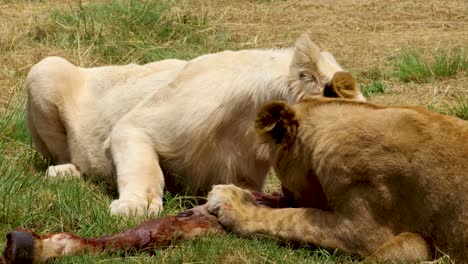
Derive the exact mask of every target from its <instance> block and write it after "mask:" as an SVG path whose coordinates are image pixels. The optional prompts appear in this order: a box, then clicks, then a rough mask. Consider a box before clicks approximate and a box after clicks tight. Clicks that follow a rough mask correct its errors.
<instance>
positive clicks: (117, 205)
mask: <svg viewBox="0 0 468 264" xmlns="http://www.w3.org/2000/svg"><path fill="white" fill-rule="evenodd" d="M109 209H110V213H111V214H112V215H124V216H127V217H131V216H145V215H148V216H157V215H159V213H160V212H161V211H162V210H163V205H162V200H161V201H159V202H154V201H153V202H149V201H147V200H145V199H118V200H114V201H112V203H111V204H110V206H109Z"/></svg>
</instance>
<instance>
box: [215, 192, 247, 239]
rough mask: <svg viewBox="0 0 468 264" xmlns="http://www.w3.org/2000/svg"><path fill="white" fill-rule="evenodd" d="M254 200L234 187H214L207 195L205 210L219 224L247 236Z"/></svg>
mask: <svg viewBox="0 0 468 264" xmlns="http://www.w3.org/2000/svg"><path fill="white" fill-rule="evenodd" d="M254 203H255V198H254V197H253V195H252V194H251V193H250V192H249V191H247V190H244V189H241V188H239V187H236V186H234V185H232V184H231V185H215V186H213V189H212V190H211V192H210V193H209V194H208V202H207V208H208V211H210V212H211V213H213V214H216V215H217V216H218V220H219V221H220V223H221V224H222V225H223V226H225V227H227V228H229V229H231V230H233V231H234V232H237V233H241V234H243V235H248V233H249V232H248V231H247V230H246V227H247V226H248V222H249V217H250V215H251V213H252V210H253V209H254V208H253V207H254Z"/></svg>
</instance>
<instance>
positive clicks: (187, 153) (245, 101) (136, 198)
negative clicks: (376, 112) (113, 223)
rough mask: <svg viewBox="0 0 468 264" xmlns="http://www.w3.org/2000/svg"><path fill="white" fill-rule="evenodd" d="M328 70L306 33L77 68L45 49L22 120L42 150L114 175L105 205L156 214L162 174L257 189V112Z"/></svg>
mask: <svg viewBox="0 0 468 264" xmlns="http://www.w3.org/2000/svg"><path fill="white" fill-rule="evenodd" d="M337 71H342V69H341V67H340V66H339V65H338V64H337V63H336V61H335V59H334V58H333V56H331V54H329V53H321V52H320V50H319V48H318V47H317V46H316V45H315V44H314V43H313V42H312V41H311V40H310V39H309V37H308V36H307V35H303V36H302V37H301V38H299V40H298V41H297V42H296V46H295V48H290V49H279V50H241V51H236V52H233V51H224V52H220V53H216V54H208V55H204V56H200V57H198V58H195V59H193V60H191V61H181V60H163V61H159V62H154V63H150V64H146V65H135V64H130V65H125V66H106V67H97V68H79V67H76V66H74V65H72V64H71V63H69V62H68V61H66V60H64V59H62V58H58V57H49V58H46V59H44V60H42V61H41V62H39V63H38V64H36V65H35V66H33V68H32V69H31V71H30V73H29V75H28V77H27V80H26V85H27V90H28V95H29V100H28V126H29V129H30V131H31V134H32V137H33V141H34V144H35V145H36V147H37V149H38V150H39V151H40V152H41V153H42V154H43V155H44V156H46V157H49V158H51V159H52V160H54V161H55V162H56V163H57V164H66V163H71V164H74V165H76V166H77V167H78V168H79V170H80V172H81V173H83V174H94V175H98V176H100V177H102V178H103V179H106V180H108V181H109V182H112V183H116V184H117V187H118V191H119V199H117V200H115V201H113V202H112V204H111V206H110V210H111V213H113V214H133V213H136V214H138V215H141V214H143V213H144V212H149V213H156V214H157V213H159V212H160V211H161V210H162V208H163V207H162V194H163V189H164V186H165V182H166V186H167V187H168V189H170V190H173V191H184V190H189V191H190V192H191V193H196V194H204V193H206V192H208V191H209V190H210V188H211V186H212V185H214V184H220V183H234V184H237V185H239V186H241V187H245V188H249V189H255V190H260V189H261V187H262V185H263V182H264V179H265V177H266V174H267V172H268V169H269V163H268V161H267V160H266V159H265V158H264V157H263V155H262V153H264V151H263V150H262V147H261V146H260V144H258V142H256V137H255V133H254V126H253V123H254V122H253V121H254V118H255V115H256V113H257V111H258V110H259V108H260V107H261V106H262V105H263V104H265V103H266V102H268V101H270V100H284V101H287V102H289V103H294V102H297V101H298V100H299V99H300V98H302V97H303V96H306V95H312V94H318V93H321V91H322V89H323V86H324V84H325V83H326V82H328V81H329V80H330V79H331V77H332V76H333V74H334V73H335V72H337ZM300 75H302V78H299V76H300ZM360 96H362V95H360ZM57 175H59V174H57Z"/></svg>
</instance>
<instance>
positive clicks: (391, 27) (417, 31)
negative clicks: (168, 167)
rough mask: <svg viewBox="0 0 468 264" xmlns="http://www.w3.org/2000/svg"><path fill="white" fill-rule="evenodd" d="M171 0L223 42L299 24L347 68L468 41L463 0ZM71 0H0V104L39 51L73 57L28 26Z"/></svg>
mask: <svg viewBox="0 0 468 264" xmlns="http://www.w3.org/2000/svg"><path fill="white" fill-rule="evenodd" d="M179 2H180V3H179ZM179 2H178V4H179V5H180V6H181V7H185V8H191V10H193V12H194V13H195V14H197V13H198V14H200V16H203V15H204V14H207V21H208V27H209V29H208V30H212V31H213V34H223V35H225V36H227V46H228V47H229V48H231V49H244V48H271V47H285V46H290V45H292V44H293V43H294V40H295V39H296V38H297V37H298V36H299V35H300V34H302V33H303V32H306V31H307V32H309V33H310V34H311V36H312V38H313V39H314V41H315V42H316V43H318V44H319V45H320V46H321V47H322V48H323V49H325V50H328V51H330V52H331V53H332V54H334V55H335V57H336V58H337V60H338V61H339V62H340V63H341V64H342V65H343V66H344V67H345V68H346V69H348V70H350V71H352V72H354V73H359V72H362V71H365V70H368V69H370V68H372V67H376V66H378V65H382V64H383V63H385V62H387V61H388V60H389V58H392V57H393V56H395V55H396V54H398V52H399V51H400V50H401V49H402V48H405V47H414V48H416V49H418V50H421V51H422V52H423V53H427V54H430V53H431V52H433V51H434V50H435V49H437V48H448V49H450V48H454V47H462V48H463V49H466V47H467V45H468V19H467V14H468V13H467V12H466V11H467V10H468V2H467V1H465V0H453V1H441V0H425V1H420V0H412V1H409V0H406V1H400V0H387V1H373V0H336V1H328V0H307V1H305V0H291V1H279V0H250V1H245V0H234V1H228V0H220V1H218V0H192V1H179ZM74 4H76V2H73V1H69V2H62V1H55V0H54V1H44V2H43V3H39V2H31V3H30V2H22V1H19V2H12V3H5V4H0V44H1V45H0V112H1V110H2V106H5V104H6V103H7V102H8V100H9V98H10V97H11V95H12V94H16V93H18V92H21V90H22V81H23V80H24V77H25V75H26V73H27V71H28V70H29V68H30V67H31V66H32V65H33V64H34V63H36V62H37V61H38V60H39V59H40V58H43V57H45V56H47V55H61V56H65V57H67V58H76V54H74V52H76V51H72V50H60V49H51V48H50V47H47V46H43V45H41V44H39V43H37V42H34V41H31V37H33V36H34V34H32V35H31V34H30V33H31V32H34V30H36V27H37V26H40V25H41V23H42V22H43V21H46V20H47V19H48V13H47V12H48V11H49V10H51V9H52V8H57V7H63V8H68V7H69V6H70V5H74ZM72 61H74V60H73V59H72ZM84 64H85V65H86V62H84ZM466 75H467V74H466V72H465V73H463V74H459V75H457V76H456V77H451V78H448V79H446V80H443V81H437V82H434V83H431V84H424V85H419V84H418V85H416V84H403V83H390V84H389V85H388V87H390V89H391V91H392V92H391V93H389V94H384V95H379V96H372V97H371V101H373V102H379V103H385V104H410V103H411V104H427V103H428V102H431V101H432V100H436V101H443V100H446V99H447V98H450V96H448V97H447V96H446V92H445V91H446V90H447V89H448V91H449V92H448V93H450V94H451V93H462V94H467V90H466V87H467V86H466V80H467V76H466ZM434 94H435V95H434ZM434 98H435V99H434Z"/></svg>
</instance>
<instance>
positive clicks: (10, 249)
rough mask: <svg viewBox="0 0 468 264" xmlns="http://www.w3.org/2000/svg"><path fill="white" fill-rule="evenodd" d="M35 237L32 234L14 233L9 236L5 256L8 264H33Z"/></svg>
mask: <svg viewBox="0 0 468 264" xmlns="http://www.w3.org/2000/svg"><path fill="white" fill-rule="evenodd" d="M34 244H35V242H34V237H33V235H32V234H31V233H28V232H23V231H13V232H10V233H8V235H7V246H6V249H5V252H4V253H3V256H4V257H5V260H6V263H25V264H26V263H33V262H34Z"/></svg>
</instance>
